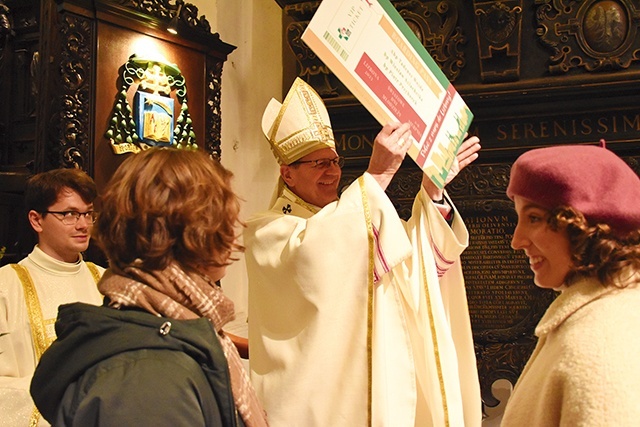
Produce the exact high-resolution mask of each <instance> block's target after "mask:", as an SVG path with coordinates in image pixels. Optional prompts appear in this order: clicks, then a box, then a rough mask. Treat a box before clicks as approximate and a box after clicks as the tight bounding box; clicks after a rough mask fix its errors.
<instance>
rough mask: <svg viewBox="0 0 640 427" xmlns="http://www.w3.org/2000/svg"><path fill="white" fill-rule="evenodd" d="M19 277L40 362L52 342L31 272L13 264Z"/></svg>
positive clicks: (37, 358) (37, 357)
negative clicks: (48, 335) (48, 336)
mask: <svg viewBox="0 0 640 427" xmlns="http://www.w3.org/2000/svg"><path fill="white" fill-rule="evenodd" d="M11 266H12V267H13V269H14V270H15V271H16V274H17V275H18V279H20V282H21V283H22V288H23V289H24V298H25V302H26V304H27V310H28V312H29V323H30V325H31V329H32V331H31V333H32V335H33V346H34V350H35V352H36V361H38V360H40V356H42V353H44V351H45V350H46V349H47V347H49V344H51V341H50V340H49V339H48V338H47V330H46V327H45V324H44V317H43V316H42V308H41V307H40V300H39V299H38V293H37V292H36V287H35V286H34V284H33V280H32V279H31V275H30V274H29V271H28V270H27V269H26V268H25V267H23V266H21V265H18V264H11Z"/></svg>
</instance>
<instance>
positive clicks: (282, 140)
mask: <svg viewBox="0 0 640 427" xmlns="http://www.w3.org/2000/svg"><path fill="white" fill-rule="evenodd" d="M262 132H264V135H265V136H266V137H267V140H268V141H269V144H270V145H271V150H272V151H273V154H274V155H275V157H276V160H277V161H278V163H279V164H281V165H290V164H291V163H293V162H295V161H296V160H300V159H301V158H302V157H304V156H306V155H307V154H309V153H312V152H314V151H316V150H319V149H321V148H333V149H335V147H336V143H335V139H334V137H333V130H332V129H331V122H330V120H329V113H328V112H327V108H326V107H325V105H324V102H322V98H320V95H318V93H317V92H316V91H315V90H314V89H313V88H312V87H311V86H309V85H308V84H307V83H306V82H305V81H304V80H302V79H301V78H299V77H298V78H296V80H295V81H294V82H293V85H292V86H291V89H289V93H288V94H287V96H286V98H285V99H284V102H283V103H282V104H281V103H279V102H278V101H276V100H275V99H273V98H272V99H271V101H269V104H268V105H267V108H266V109H265V111H264V114H263V115H262Z"/></svg>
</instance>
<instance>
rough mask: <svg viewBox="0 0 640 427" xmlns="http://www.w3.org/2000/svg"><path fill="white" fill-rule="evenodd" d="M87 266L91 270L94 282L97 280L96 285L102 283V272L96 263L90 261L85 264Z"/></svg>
mask: <svg viewBox="0 0 640 427" xmlns="http://www.w3.org/2000/svg"><path fill="white" fill-rule="evenodd" d="M85 265H86V266H87V268H88V269H89V272H91V275H92V276H93V280H95V281H96V284H98V282H99V281H100V270H98V267H96V265H95V264H94V263H92V262H89V261H87V262H85Z"/></svg>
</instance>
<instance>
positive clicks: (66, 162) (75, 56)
mask: <svg viewBox="0 0 640 427" xmlns="http://www.w3.org/2000/svg"><path fill="white" fill-rule="evenodd" d="M60 36H61V39H62V40H61V51H60V55H59V58H60V62H59V64H58V69H59V74H56V73H54V74H53V75H54V76H56V80H57V81H58V82H59V85H56V86H57V87H58V88H60V89H61V93H60V94H59V96H58V97H57V102H56V105H54V107H53V111H52V115H51V123H50V125H49V129H51V134H50V137H49V138H48V139H47V141H48V144H46V146H45V149H46V150H47V151H49V154H50V156H49V157H50V159H51V164H50V165H48V166H49V167H50V168H55V167H76V168H80V169H85V170H89V168H90V165H91V162H90V159H91V156H90V153H91V143H92V140H91V136H90V135H92V132H91V130H92V118H91V114H92V109H91V99H92V98H93V96H92V95H93V86H94V84H93V75H92V71H93V61H94V59H93V51H92V49H91V48H90V46H92V41H93V39H94V37H95V26H94V25H93V23H92V22H91V21H90V20H89V19H87V18H85V17H81V16H77V15H74V14H71V13H64V14H63V15H62V16H61V23H60ZM49 167H48V168H47V169H49Z"/></svg>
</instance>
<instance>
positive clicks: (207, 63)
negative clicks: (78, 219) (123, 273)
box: [0, 0, 235, 263]
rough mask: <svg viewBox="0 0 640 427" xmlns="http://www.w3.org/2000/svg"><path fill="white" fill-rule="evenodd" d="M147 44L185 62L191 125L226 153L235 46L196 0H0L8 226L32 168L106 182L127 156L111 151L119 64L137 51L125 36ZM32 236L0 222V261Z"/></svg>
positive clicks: (27, 246)
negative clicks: (226, 83) (228, 84)
mask: <svg viewBox="0 0 640 427" xmlns="http://www.w3.org/2000/svg"><path fill="white" fill-rule="evenodd" d="M176 16H177V17H179V19H178V27H177V29H178V35H171V34H169V33H168V32H167V31H166V30H167V26H168V24H169V22H170V21H171V20H172V19H173V18H174V17H176ZM140 40H144V41H145V42H148V43H152V44H153V43H155V44H156V45H157V46H159V49H160V50H164V51H165V52H166V53H167V55H168V56H169V57H170V58H171V59H172V60H173V62H175V63H179V64H180V65H181V68H182V71H183V75H184V77H185V79H186V81H187V83H188V84H189V87H190V88H193V90H192V91H191V90H190V91H189V112H190V114H191V116H190V118H189V126H192V127H193V134H194V136H195V138H197V142H198V145H199V146H200V147H202V148H204V149H205V150H206V151H207V152H209V153H210V154H211V155H212V156H213V157H217V158H219V157H220V155H221V153H220V132H221V123H222V121H221V108H220V102H221V96H220V95H221V85H222V68H223V63H224V62H225V61H226V59H227V56H228V55H229V54H230V53H231V52H232V51H233V50H234V49H235V47H234V46H232V45H229V44H227V43H225V42H223V41H222V40H220V36H219V35H218V34H214V33H212V32H211V26H210V24H209V22H208V21H207V20H206V19H205V18H204V17H203V16H199V15H198V8H197V7H196V6H194V5H192V4H190V3H185V2H184V1H183V0H176V1H167V0H0V101H1V102H0V214H1V215H2V219H3V223H5V224H13V223H21V222H20V219H19V218H16V216H17V215H18V213H17V212H16V211H15V209H11V207H10V206H9V205H6V206H5V205H4V201H9V200H11V202H10V203H11V204H15V200H14V198H15V197H17V198H19V199H20V200H21V194H22V191H23V187H24V182H25V180H26V178H27V177H28V176H29V175H30V174H32V173H34V172H41V171H44V170H49V169H53V168H57V167H78V168H81V169H84V170H86V171H88V172H89V174H90V175H92V176H93V177H94V179H95V181H96V183H97V184H98V188H99V189H100V188H101V187H102V186H104V184H105V183H106V181H107V180H108V179H109V177H110V176H111V174H112V173H113V171H114V170H115V168H117V166H118V165H119V164H120V162H121V161H122V160H123V158H122V157H118V156H116V155H115V154H114V153H112V152H110V148H108V144H109V143H108V140H107V139H106V138H105V136H104V135H105V133H106V130H107V127H108V118H107V116H108V112H109V111H111V109H112V108H113V106H114V100H115V98H116V95H117V90H118V87H119V86H118V79H119V78H120V77H121V76H122V73H121V72H120V70H119V67H120V66H121V65H123V64H125V63H126V62H127V58H128V57H129V55H131V54H132V53H134V52H133V51H132V45H130V44H126V43H125V41H129V42H131V43H134V42H136V41H140ZM121 56H124V59H123V58H122V57H121ZM182 64H184V67H183V66H182ZM203 70H204V72H203ZM197 88H200V89H197ZM182 101H184V103H186V95H185V96H184V97H183V99H182ZM191 119H192V120H191ZM105 146H106V147H107V149H106V150H105ZM4 192H11V193H12V195H11V197H12V198H10V197H9V196H6V197H5V195H4V194H3V193H4ZM7 203H9V202H7ZM29 233H30V231H29V229H28V227H26V228H24V229H21V228H10V227H0V250H1V249H2V248H3V247H5V248H7V249H6V250H5V254H6V256H5V258H4V260H3V261H0V263H4V262H5V261H7V260H17V259H20V258H21V257H22V256H23V255H24V254H25V253H27V252H29V251H30V250H31V248H32V245H33V240H32V239H30V237H31V236H28V237H27V235H28V234H29Z"/></svg>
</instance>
